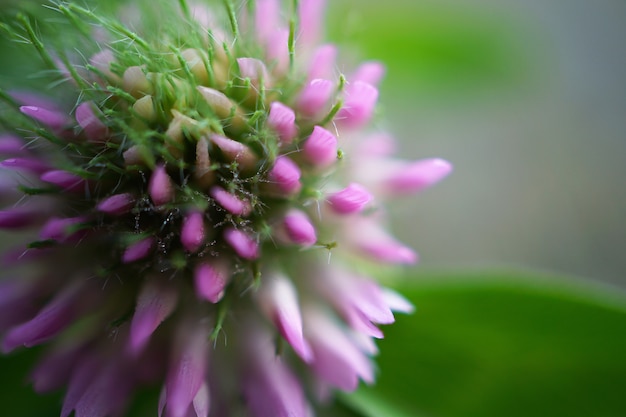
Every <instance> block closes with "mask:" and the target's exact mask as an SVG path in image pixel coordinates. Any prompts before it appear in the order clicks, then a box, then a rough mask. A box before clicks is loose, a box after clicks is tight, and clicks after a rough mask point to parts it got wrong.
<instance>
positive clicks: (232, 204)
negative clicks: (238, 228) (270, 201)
mask: <svg viewBox="0 0 626 417" xmlns="http://www.w3.org/2000/svg"><path fill="white" fill-rule="evenodd" d="M209 195H210V196H211V197H213V198H214V199H215V201H217V202H218V203H219V205H220V206H222V207H224V208H225V209H226V210H227V211H228V212H230V213H232V214H234V215H236V216H243V217H246V216H248V215H249V214H250V212H252V206H251V205H250V202H249V201H248V200H243V199H240V198H239V197H237V196H235V195H234V194H231V193H229V192H228V191H226V190H225V189H223V188H222V187H218V186H215V187H212V188H211V190H210V191H209Z"/></svg>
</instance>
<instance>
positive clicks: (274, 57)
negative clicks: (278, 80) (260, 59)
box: [266, 29, 289, 75]
mask: <svg viewBox="0 0 626 417" xmlns="http://www.w3.org/2000/svg"><path fill="white" fill-rule="evenodd" d="M266 48H267V62H268V63H270V64H272V72H273V73H274V74H278V75H283V74H286V73H287V71H288V70H289V29H279V30H275V31H274V32H273V33H272V34H271V35H270V37H269V38H268V40H267V42H266Z"/></svg>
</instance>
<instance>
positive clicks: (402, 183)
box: [385, 158, 452, 194]
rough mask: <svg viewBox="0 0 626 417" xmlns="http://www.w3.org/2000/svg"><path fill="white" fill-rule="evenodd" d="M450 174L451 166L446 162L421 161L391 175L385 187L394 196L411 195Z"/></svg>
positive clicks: (433, 159) (437, 159)
mask: <svg viewBox="0 0 626 417" xmlns="http://www.w3.org/2000/svg"><path fill="white" fill-rule="evenodd" d="M450 172H452V164H450V163H449V162H448V161H446V160H443V159H439V158H432V159H422V160H419V161H415V162H413V163H412V164H410V165H408V166H406V167H405V168H403V169H401V170H399V171H398V172H397V173H395V174H393V175H391V176H390V177H389V178H388V179H387V181H385V185H386V186H387V188H388V189H389V190H390V191H391V192H393V193H396V194H406V193H412V192H416V191H421V190H423V189H424V188H428V187H430V186H431V185H434V184H436V183H438V182H439V181H441V180H442V179H444V178H445V177H446V176H448V174H450Z"/></svg>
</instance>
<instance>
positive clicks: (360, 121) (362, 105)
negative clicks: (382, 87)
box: [335, 81, 378, 128]
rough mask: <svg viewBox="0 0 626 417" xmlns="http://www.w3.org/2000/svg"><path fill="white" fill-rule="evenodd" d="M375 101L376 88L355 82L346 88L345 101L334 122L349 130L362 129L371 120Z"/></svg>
mask: <svg viewBox="0 0 626 417" xmlns="http://www.w3.org/2000/svg"><path fill="white" fill-rule="evenodd" d="M377 100H378V89H377V88H376V87H374V86H373V85H371V84H368V83H365V82H362V81H355V82H354V83H352V84H350V85H348V86H347V87H346V90H345V101H344V104H343V107H342V108H341V110H339V113H337V117H336V118H335V120H337V121H338V122H339V123H341V124H342V125H344V126H348V127H351V128H359V127H362V126H364V125H365V124H367V123H368V122H369V121H370V119H371V118H372V114H373V113H374V108H375V107H376V101H377Z"/></svg>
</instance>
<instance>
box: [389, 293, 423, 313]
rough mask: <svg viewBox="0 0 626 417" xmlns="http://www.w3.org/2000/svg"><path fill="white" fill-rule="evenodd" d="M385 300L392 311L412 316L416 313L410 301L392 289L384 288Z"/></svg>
mask: <svg viewBox="0 0 626 417" xmlns="http://www.w3.org/2000/svg"><path fill="white" fill-rule="evenodd" d="M382 291H383V294H382V295H383V298H384V299H385V303H387V305H388V306H389V308H390V309H391V311H397V312H399V313H406V314H411V313H413V312H414V311H415V307H414V306H413V304H411V302H410V301H409V300H407V299H406V298H404V297H403V296H402V295H400V294H398V293H397V292H395V291H394V290H392V289H390V288H383V290H382Z"/></svg>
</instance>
